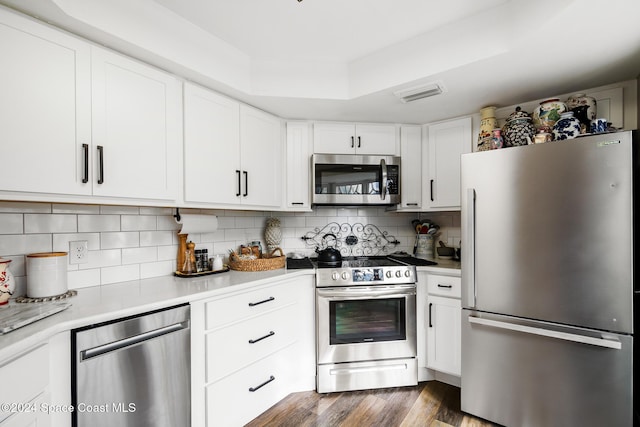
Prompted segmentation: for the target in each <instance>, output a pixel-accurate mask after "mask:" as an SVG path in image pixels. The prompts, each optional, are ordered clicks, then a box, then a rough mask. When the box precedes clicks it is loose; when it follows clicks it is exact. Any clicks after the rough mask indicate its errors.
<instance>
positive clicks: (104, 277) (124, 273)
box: [100, 264, 140, 285]
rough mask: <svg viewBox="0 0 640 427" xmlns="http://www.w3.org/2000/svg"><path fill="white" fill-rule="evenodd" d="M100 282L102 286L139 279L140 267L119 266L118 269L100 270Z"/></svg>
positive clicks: (132, 265) (137, 265)
mask: <svg viewBox="0 0 640 427" xmlns="http://www.w3.org/2000/svg"><path fill="white" fill-rule="evenodd" d="M100 276H101V277H100V279H101V280H100V281H101V282H102V284H103V285H108V284H109V283H117V282H127V281H129V280H138V279H140V265H139V264H131V265H121V266H118V267H106V268H102V269H100Z"/></svg>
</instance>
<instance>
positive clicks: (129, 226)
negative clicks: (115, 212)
mask: <svg viewBox="0 0 640 427" xmlns="http://www.w3.org/2000/svg"><path fill="white" fill-rule="evenodd" d="M156 218H157V217H156V216H155V215H122V216H121V217H120V231H142V230H155V229H156V225H157V219H156Z"/></svg>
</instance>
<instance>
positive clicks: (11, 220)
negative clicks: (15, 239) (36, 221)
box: [0, 213, 24, 234]
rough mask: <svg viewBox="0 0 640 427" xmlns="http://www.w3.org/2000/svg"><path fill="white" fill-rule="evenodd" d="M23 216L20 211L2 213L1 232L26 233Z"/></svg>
mask: <svg viewBox="0 0 640 427" xmlns="http://www.w3.org/2000/svg"><path fill="white" fill-rule="evenodd" d="M23 218H24V215H22V214H20V213H0V234H22V233H24V222H23Z"/></svg>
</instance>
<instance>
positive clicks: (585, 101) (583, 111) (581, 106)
mask: <svg viewBox="0 0 640 427" xmlns="http://www.w3.org/2000/svg"><path fill="white" fill-rule="evenodd" d="M567 108H568V109H569V110H571V111H573V115H574V116H575V117H576V118H577V119H578V120H580V123H581V124H582V128H581V133H587V132H589V128H590V126H591V120H595V118H596V115H597V113H598V108H597V103H596V99H595V98H594V97H592V96H587V95H585V94H584V93H576V94H575V95H571V96H570V97H569V99H567Z"/></svg>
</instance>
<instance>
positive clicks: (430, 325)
mask: <svg viewBox="0 0 640 427" xmlns="http://www.w3.org/2000/svg"><path fill="white" fill-rule="evenodd" d="M432 305H433V303H429V327H430V328H433V324H432V323H431V306H432Z"/></svg>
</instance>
